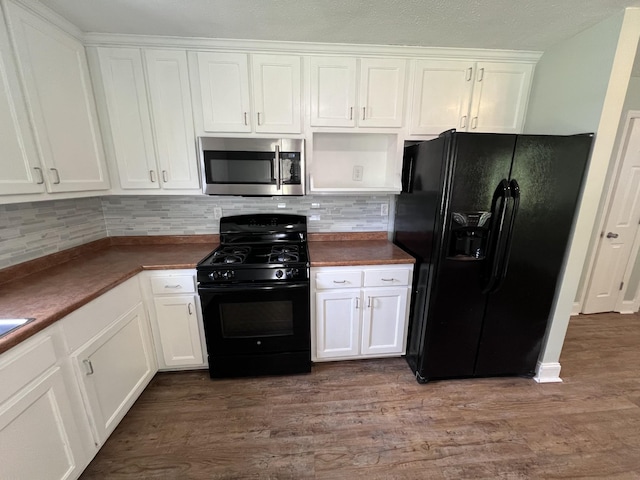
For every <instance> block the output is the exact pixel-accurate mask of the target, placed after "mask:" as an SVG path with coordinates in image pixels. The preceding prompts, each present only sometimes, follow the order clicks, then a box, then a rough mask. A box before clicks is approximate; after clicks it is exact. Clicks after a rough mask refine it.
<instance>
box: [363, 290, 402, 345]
mask: <svg viewBox="0 0 640 480" xmlns="http://www.w3.org/2000/svg"><path fill="white" fill-rule="evenodd" d="M407 298H408V289H407V288H406V287H404V288H389V289H382V288H373V289H364V309H363V322H362V350H361V353H362V354H363V355H377V354H381V353H398V354H401V353H403V351H404V333H405V328H404V327H405V324H406V316H407Z"/></svg>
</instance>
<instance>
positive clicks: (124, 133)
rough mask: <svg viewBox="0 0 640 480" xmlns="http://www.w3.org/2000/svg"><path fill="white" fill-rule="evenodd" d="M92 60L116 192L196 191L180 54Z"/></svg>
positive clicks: (102, 55)
mask: <svg viewBox="0 0 640 480" xmlns="http://www.w3.org/2000/svg"><path fill="white" fill-rule="evenodd" d="M98 58H99V63H100V71H101V79H102V85H103V87H104V95H105V100H106V106H107V112H108V123H109V127H110V130H111V139H112V141H113V156H114V157H115V163H116V166H117V170H118V173H119V176H120V185H121V187H122V188H123V189H158V188H163V189H199V187H200V182H199V177H198V162H197V157H196V147H195V132H194V129H193V115H192V110H191V94H190V88H189V76H188V68H187V57H186V53H185V52H184V51H179V50H154V49H148V50H145V51H144V52H142V51H141V50H140V49H137V48H98ZM145 67H146V76H145Z"/></svg>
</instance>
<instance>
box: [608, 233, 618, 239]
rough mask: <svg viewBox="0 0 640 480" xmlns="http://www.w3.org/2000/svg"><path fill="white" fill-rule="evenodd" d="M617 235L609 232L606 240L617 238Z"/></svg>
mask: <svg viewBox="0 0 640 480" xmlns="http://www.w3.org/2000/svg"><path fill="white" fill-rule="evenodd" d="M618 237H619V235H618V234H617V233H613V232H609V233H607V238H618Z"/></svg>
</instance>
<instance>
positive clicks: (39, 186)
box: [0, 12, 45, 195]
mask: <svg viewBox="0 0 640 480" xmlns="http://www.w3.org/2000/svg"><path fill="white" fill-rule="evenodd" d="M0 25H4V18H3V16H2V12H0ZM0 152H2V174H0V195H7V194H15V193H40V192H44V190H45V186H44V177H43V171H42V167H41V165H40V162H39V160H38V151H37V149H36V143H35V139H34V138H33V134H32V133H31V126H30V124H29V116H28V114H27V109H26V106H25V104H24V99H23V97H22V90H21V89H20V82H19V81H18V75H17V71H16V66H15V63H14V61H13V52H12V51H11V48H10V46H9V37H8V36H7V33H6V31H5V29H4V28H0Z"/></svg>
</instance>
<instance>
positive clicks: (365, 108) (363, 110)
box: [362, 107, 367, 120]
mask: <svg viewBox="0 0 640 480" xmlns="http://www.w3.org/2000/svg"><path fill="white" fill-rule="evenodd" d="M366 114H367V107H362V119H363V120H365V119H366V116H367V115H366Z"/></svg>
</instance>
